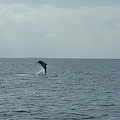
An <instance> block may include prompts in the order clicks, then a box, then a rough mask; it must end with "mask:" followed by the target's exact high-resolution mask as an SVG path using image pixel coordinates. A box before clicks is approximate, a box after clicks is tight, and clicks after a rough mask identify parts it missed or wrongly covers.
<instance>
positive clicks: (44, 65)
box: [37, 61, 47, 73]
mask: <svg viewBox="0 0 120 120" xmlns="http://www.w3.org/2000/svg"><path fill="white" fill-rule="evenodd" d="M37 63H39V64H40V65H42V67H43V68H44V70H45V73H46V72H47V68H46V65H47V64H46V63H44V62H43V61H38V62H37Z"/></svg>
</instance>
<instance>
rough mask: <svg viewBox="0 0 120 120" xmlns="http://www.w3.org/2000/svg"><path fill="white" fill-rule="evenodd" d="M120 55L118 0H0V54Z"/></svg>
mask: <svg viewBox="0 0 120 120" xmlns="http://www.w3.org/2000/svg"><path fill="white" fill-rule="evenodd" d="M4 57H5V58H27V57H38V58H118V59H120V0H0V58H4Z"/></svg>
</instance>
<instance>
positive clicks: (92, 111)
mask: <svg viewBox="0 0 120 120" xmlns="http://www.w3.org/2000/svg"><path fill="white" fill-rule="evenodd" d="M39 60H42V61H44V62H45V63H47V64H48V65H47V74H44V73H43V72H44V71H42V67H41V66H40V65H38V64H37V61H39ZM0 120H120V59H59V58H57V59H55V58H54V59H53V58H46V59H43V58H42V59H40V58H39V59H38V58H21V59H20V58H0Z"/></svg>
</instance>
